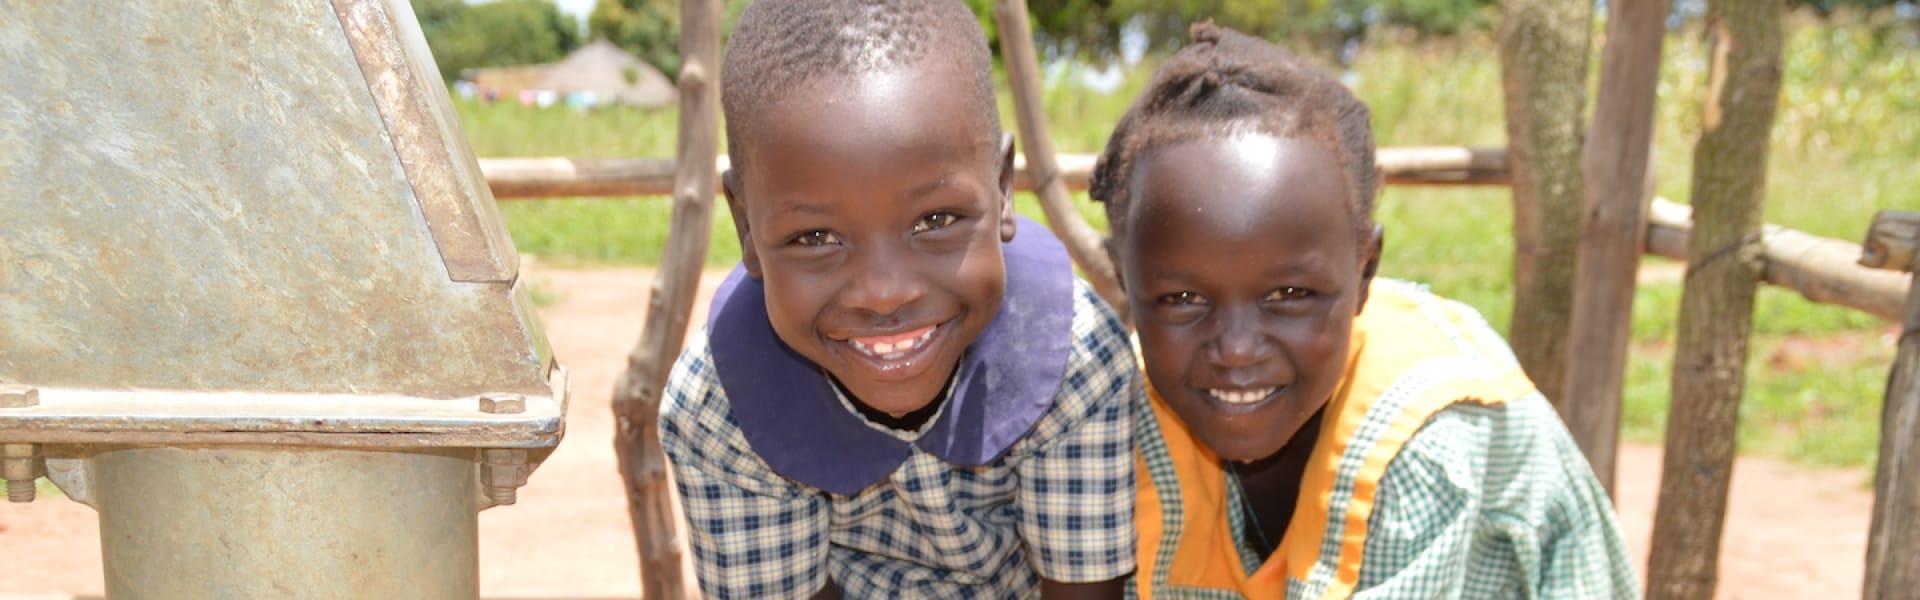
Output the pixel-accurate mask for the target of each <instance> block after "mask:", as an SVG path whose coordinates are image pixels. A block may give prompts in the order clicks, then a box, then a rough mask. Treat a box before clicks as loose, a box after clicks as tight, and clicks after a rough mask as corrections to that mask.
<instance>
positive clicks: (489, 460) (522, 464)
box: [480, 448, 533, 506]
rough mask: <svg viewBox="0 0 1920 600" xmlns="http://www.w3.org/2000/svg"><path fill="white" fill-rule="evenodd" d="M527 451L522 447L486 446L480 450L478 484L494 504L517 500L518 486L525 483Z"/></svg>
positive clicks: (511, 502) (503, 504) (504, 503)
mask: <svg viewBox="0 0 1920 600" xmlns="http://www.w3.org/2000/svg"><path fill="white" fill-rule="evenodd" d="M532 470H533V469H531V468H529V467H528V466H527V451H526V450H525V449H523V448H486V449H483V450H481V451H480V486H481V489H483V490H486V493H487V499H489V500H492V501H493V503H494V504H498V505H502V506H505V505H508V504H513V503H514V502H516V501H518V500H519V498H518V496H519V489H520V486H523V485H526V484H527V475H528V472H529V471H532Z"/></svg>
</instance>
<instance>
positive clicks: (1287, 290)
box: [1265, 286, 1314, 302]
mask: <svg viewBox="0 0 1920 600" xmlns="http://www.w3.org/2000/svg"><path fill="white" fill-rule="evenodd" d="M1313 296H1314V293H1313V290H1309V289H1307V288H1297V287H1292V286H1287V287H1282V288H1280V289H1276V290H1274V291H1272V292H1268V293H1267V297H1266V299H1265V300H1266V301H1267V302H1286V301H1288V300H1305V299H1307V298H1312V297H1313Z"/></svg>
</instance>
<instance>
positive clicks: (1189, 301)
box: [1159, 292, 1207, 306]
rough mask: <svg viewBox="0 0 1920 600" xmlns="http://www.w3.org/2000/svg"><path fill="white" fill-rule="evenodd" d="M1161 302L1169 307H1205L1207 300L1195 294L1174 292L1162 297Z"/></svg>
mask: <svg viewBox="0 0 1920 600" xmlns="http://www.w3.org/2000/svg"><path fill="white" fill-rule="evenodd" d="M1159 302H1160V303H1161V304H1164V305H1168V306H1205V305H1206V304H1207V298H1206V297H1205V296H1201V295H1199V294H1195V293H1193V292H1174V293H1171V294H1167V295H1165V296H1161V297H1160V299H1159Z"/></svg>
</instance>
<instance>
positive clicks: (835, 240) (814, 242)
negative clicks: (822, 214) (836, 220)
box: [788, 229, 840, 247]
mask: <svg viewBox="0 0 1920 600" xmlns="http://www.w3.org/2000/svg"><path fill="white" fill-rule="evenodd" d="M788 243H790V244H793V245H795V246H807V247H816V246H834V245H838V244H839V243H840V236H838V235H834V233H833V232H831V231H827V230H825V229H815V230H813V231H808V232H805V233H801V234H800V235H796V236H793V240H792V241H790V242H788Z"/></svg>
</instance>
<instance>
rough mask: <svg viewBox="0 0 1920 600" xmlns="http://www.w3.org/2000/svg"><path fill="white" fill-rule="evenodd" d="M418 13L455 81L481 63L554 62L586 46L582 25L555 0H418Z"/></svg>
mask: <svg viewBox="0 0 1920 600" xmlns="http://www.w3.org/2000/svg"><path fill="white" fill-rule="evenodd" d="M413 12H414V15H415V16H417V17H419V19H420V29H421V32H422V33H424V34H426V37H427V46H428V47H429V48H431V49H432V50H433V58H434V62H436V63H438V64H439V65H440V75H441V76H442V77H445V78H447V79H449V80H452V79H455V78H458V77H459V76H460V72H461V71H464V70H467V69H472V68H476V67H495V66H503V65H521V64H532V63H543V62H552V61H555V60H559V59H560V58H561V57H563V56H566V55H567V53H568V52H571V51H573V49H574V48H577V47H579V46H580V31H579V27H578V26H577V24H576V23H575V21H574V20H573V18H572V17H568V16H566V15H565V14H563V13H561V12H560V9H559V7H557V6H555V5H554V4H553V3H552V2H545V1H542V0H499V1H498V2H489V3H486V4H474V5H469V4H466V3H465V2H461V1H460V0H413Z"/></svg>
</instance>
